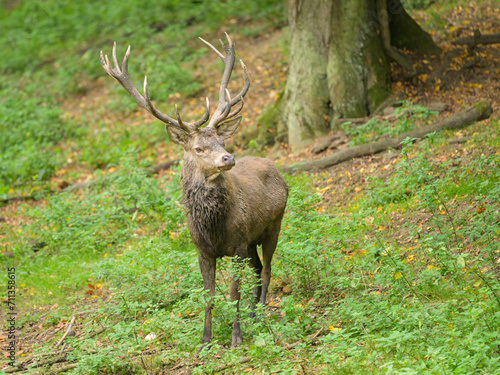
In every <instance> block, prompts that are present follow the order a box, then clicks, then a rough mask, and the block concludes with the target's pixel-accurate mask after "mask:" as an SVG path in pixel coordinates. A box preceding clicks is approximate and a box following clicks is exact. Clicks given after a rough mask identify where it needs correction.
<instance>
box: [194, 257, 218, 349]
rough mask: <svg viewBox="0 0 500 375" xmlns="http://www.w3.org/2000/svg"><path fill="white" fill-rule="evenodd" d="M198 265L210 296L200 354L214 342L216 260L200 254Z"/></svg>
mask: <svg viewBox="0 0 500 375" xmlns="http://www.w3.org/2000/svg"><path fill="white" fill-rule="evenodd" d="M198 263H199V264H200V271H201V275H202V276H203V284H204V288H205V290H206V291H208V294H209V295H210V301H209V302H208V304H207V307H206V308H205V325H204V328H203V338H202V339H201V346H200V348H199V349H198V354H200V352H201V350H202V349H203V348H204V347H205V345H207V344H208V343H210V342H211V341H212V305H213V298H214V296H215V268H216V260H215V258H209V257H204V256H203V255H202V254H200V253H198Z"/></svg>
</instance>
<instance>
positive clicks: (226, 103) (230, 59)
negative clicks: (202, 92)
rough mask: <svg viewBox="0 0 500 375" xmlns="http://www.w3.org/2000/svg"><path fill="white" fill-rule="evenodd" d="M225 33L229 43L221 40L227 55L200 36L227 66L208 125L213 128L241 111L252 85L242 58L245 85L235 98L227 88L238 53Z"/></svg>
mask: <svg viewBox="0 0 500 375" xmlns="http://www.w3.org/2000/svg"><path fill="white" fill-rule="evenodd" d="M224 34H225V35H226V38H227V42H228V45H227V46H226V45H224V43H223V42H222V40H221V41H220V42H221V44H222V47H223V48H224V50H225V51H226V56H224V55H223V54H222V53H221V52H219V50H218V49H217V48H215V47H214V46H213V45H212V44H210V43H209V42H207V41H206V40H204V39H202V38H200V39H201V41H202V42H203V43H205V44H206V45H207V46H209V47H210V48H211V49H212V50H214V52H215V53H216V54H217V56H219V57H220V59H221V60H222V62H223V63H224V66H225V68H224V74H223V75H222V81H221V83H220V91H219V104H218V106H217V109H216V110H215V112H214V114H213V116H212V118H211V119H210V122H209V123H208V126H207V127H213V128H215V127H217V125H219V124H220V123H221V122H222V121H224V120H228V119H230V118H232V117H234V116H236V115H237V114H238V113H239V112H240V111H241V109H242V108H243V104H244V102H243V97H244V96H245V95H246V93H247V92H248V89H249V87H250V76H249V75H248V71H247V68H246V66H245V64H243V61H241V60H240V62H241V66H242V67H243V72H244V74H245V85H244V86H243V88H242V89H241V91H240V92H239V93H238V95H236V96H235V97H234V98H233V99H231V97H230V95H229V91H228V90H227V84H228V83H229V79H230V78H231V72H232V71H233V67H234V61H235V58H236V53H235V51H234V44H233V42H232V40H231V38H230V37H229V35H228V34H227V33H224ZM238 102H241V104H240V106H239V107H238V108H237V109H236V110H234V111H233V112H230V111H231V108H232V107H233V106H234V105H235V104H236V103H238Z"/></svg>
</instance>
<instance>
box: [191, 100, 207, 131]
mask: <svg viewBox="0 0 500 375" xmlns="http://www.w3.org/2000/svg"><path fill="white" fill-rule="evenodd" d="M206 99H207V107H206V111H205V114H204V115H203V117H202V118H201V119H200V120H198V121H196V122H193V124H192V126H193V128H194V129H198V128H199V127H200V126H201V125H203V124H204V123H205V122H207V121H208V118H209V117H210V102H209V101H208V98H206Z"/></svg>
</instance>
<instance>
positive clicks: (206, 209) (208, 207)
mask: <svg viewBox="0 0 500 375" xmlns="http://www.w3.org/2000/svg"><path fill="white" fill-rule="evenodd" d="M186 164H188V165H186ZM193 170H195V169H193V168H190V165H189V161H187V163H186V160H185V164H184V168H183V172H184V171H189V172H191V171H193ZM181 183H182V195H183V198H184V205H185V206H186V211H187V215H188V219H189V226H190V232H191V236H192V237H193V240H194V241H195V243H196V242H198V241H200V240H201V241H202V242H204V243H205V244H206V245H208V246H209V247H211V248H212V249H214V250H216V249H217V247H218V244H220V243H222V242H223V240H224V238H223V237H224V233H225V229H226V219H227V215H226V214H227V201H228V190H227V187H226V184H227V182H226V176H225V173H221V174H220V175H219V176H218V177H217V178H216V179H215V180H214V181H212V182H207V181H206V178H205V176H204V175H201V174H196V173H182V176H181Z"/></svg>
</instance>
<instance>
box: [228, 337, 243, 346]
mask: <svg viewBox="0 0 500 375" xmlns="http://www.w3.org/2000/svg"><path fill="white" fill-rule="evenodd" d="M242 342H243V337H242V336H233V339H232V342H231V348H237V347H238V346H240V345H241V343H242Z"/></svg>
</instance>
